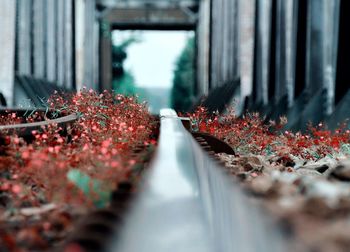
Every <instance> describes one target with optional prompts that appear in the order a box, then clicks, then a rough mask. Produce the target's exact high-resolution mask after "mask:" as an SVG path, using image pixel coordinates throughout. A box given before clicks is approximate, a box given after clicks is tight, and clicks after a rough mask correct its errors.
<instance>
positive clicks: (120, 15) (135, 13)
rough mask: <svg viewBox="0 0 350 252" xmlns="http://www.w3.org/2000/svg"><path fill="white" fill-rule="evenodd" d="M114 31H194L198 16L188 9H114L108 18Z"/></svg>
mask: <svg viewBox="0 0 350 252" xmlns="http://www.w3.org/2000/svg"><path fill="white" fill-rule="evenodd" d="M107 20H108V22H109V23H110V24H111V28H112V29H121V30H122V29H141V30H149V29H152V30H153V29H157V30H158V29H159V30H193V29H194V28H195V25H196V21H197V15H196V14H195V13H191V14H189V9H188V8H156V7H153V6H152V7H150V6H148V7H145V8H114V9H112V10H110V11H109V13H108V16H107Z"/></svg>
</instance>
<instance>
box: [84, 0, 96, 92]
mask: <svg viewBox="0 0 350 252" xmlns="http://www.w3.org/2000/svg"><path fill="white" fill-rule="evenodd" d="M84 23H85V26H84V31H85V34H84V85H86V86H87V87H91V88H96V84H97V83H95V82H94V74H95V73H94V62H93V61H94V57H93V54H94V32H95V29H94V24H95V0H90V1H85V20H84Z"/></svg>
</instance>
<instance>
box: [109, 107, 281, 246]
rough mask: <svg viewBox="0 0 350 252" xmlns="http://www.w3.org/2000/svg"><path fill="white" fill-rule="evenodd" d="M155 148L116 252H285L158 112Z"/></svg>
mask: <svg viewBox="0 0 350 252" xmlns="http://www.w3.org/2000/svg"><path fill="white" fill-rule="evenodd" d="M160 115H161V128H160V138H159V146H158V149H157V151H156V154H155V157H154V159H153V161H152V163H151V167H150V169H149V172H148V174H146V177H145V181H144V183H143V185H142V186H141V188H140V189H141V191H140V193H139V195H138V197H137V198H136V199H135V202H134V204H133V205H132V207H131V209H130V212H129V214H128V216H126V219H125V224H124V226H123V227H122V229H121V230H120V231H121V232H120V234H119V235H118V237H117V238H116V239H115V242H113V243H112V244H111V246H110V248H109V251H118V252H155V251H156V252H157V251H164V252H173V251H174V252H175V251H176V252H179V251H181V252H197V251H198V252H207V251H208V252H209V251H213V252H226V251H230V252H232V251H239V252H245V251H247V252H248V251H269V252H274V251H276V252H277V251H285V250H286V239H285V236H284V234H283V232H282V231H281V229H280V228H279V227H278V226H277V225H276V224H275V223H274V222H273V221H272V220H271V219H269V218H268V217H267V216H266V215H265V214H264V213H263V212H262V211H261V210H259V209H258V208H257V207H256V206H255V205H253V204H252V203H251V202H250V201H248V200H247V197H246V195H245V194H244V193H243V192H242V190H241V189H240V188H239V187H238V185H236V184H234V183H233V182H232V179H231V180H230V179H229V178H228V177H227V175H225V173H224V172H223V171H222V169H220V168H219V167H217V164H216V163H215V162H214V161H213V160H212V159H211V158H210V157H209V156H208V155H207V154H206V153H205V152H204V151H203V150H202V149H201V147H200V146H199V145H198V143H197V142H196V141H195V139H194V138H193V137H192V136H191V134H190V133H189V132H188V131H187V130H186V129H185V128H184V127H183V125H182V123H181V120H180V119H179V118H178V117H177V115H176V113H175V111H173V110H170V109H164V110H161V113H160Z"/></svg>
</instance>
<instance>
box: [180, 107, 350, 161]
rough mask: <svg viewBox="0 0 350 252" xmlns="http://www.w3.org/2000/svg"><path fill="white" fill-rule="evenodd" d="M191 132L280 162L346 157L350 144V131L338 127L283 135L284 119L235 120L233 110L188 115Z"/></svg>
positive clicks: (240, 151)
mask: <svg viewBox="0 0 350 252" xmlns="http://www.w3.org/2000/svg"><path fill="white" fill-rule="evenodd" d="M187 116H189V117H190V119H191V122H192V129H193V130H194V131H201V132H207V133H210V134H212V135H214V136H216V137H218V138H219V139H222V140H224V141H226V142H227V143H229V144H230V145H231V146H232V147H233V148H234V149H235V151H236V153H237V154H254V155H271V154H275V155H277V156H279V157H280V158H289V155H294V156H295V157H299V158H303V159H309V160H318V159H320V158H323V157H325V156H327V155H331V156H334V154H335V153H338V152H339V151H342V152H343V153H347V150H348V149H349V148H348V147H349V143H350V130H348V129H345V128H344V127H340V128H339V129H337V130H336V131H335V132H331V131H329V130H327V129H326V128H325V126H324V125H323V124H322V123H321V124H319V125H318V126H311V125H310V126H309V130H308V132H307V133H301V132H296V133H293V132H290V131H283V127H284V125H285V124H286V123H287V118H286V117H280V118H279V120H278V122H276V121H269V122H266V120H265V118H262V117H261V116H260V115H259V114H258V113H246V114H245V115H243V116H242V117H237V116H236V114H235V111H234V109H233V108H229V109H228V112H227V113H226V114H224V115H221V116H220V115H219V114H218V113H212V114H211V113H208V111H207V110H206V108H204V107H198V108H197V109H196V111H195V112H194V113H190V114H188V115H187Z"/></svg>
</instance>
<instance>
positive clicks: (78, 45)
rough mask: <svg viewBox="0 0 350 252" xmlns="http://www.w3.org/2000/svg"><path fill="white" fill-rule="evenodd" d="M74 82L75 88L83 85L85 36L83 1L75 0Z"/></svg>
mask: <svg viewBox="0 0 350 252" xmlns="http://www.w3.org/2000/svg"><path fill="white" fill-rule="evenodd" d="M74 25H75V31H76V32H75V49H74V51H75V71H76V73H75V78H76V79H75V83H76V88H77V90H80V89H82V88H83V86H84V84H85V83H84V63H85V59H84V38H85V1H84V0H76V1H75V21H74Z"/></svg>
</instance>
